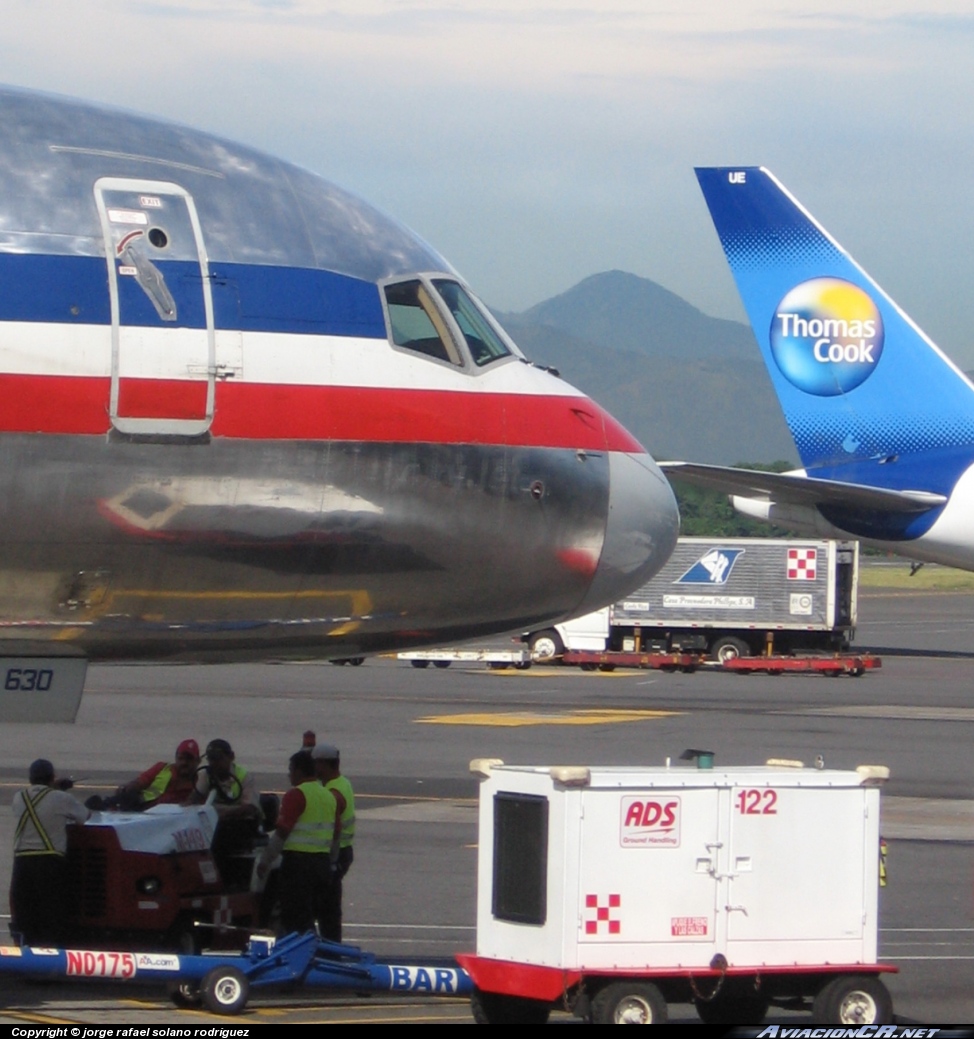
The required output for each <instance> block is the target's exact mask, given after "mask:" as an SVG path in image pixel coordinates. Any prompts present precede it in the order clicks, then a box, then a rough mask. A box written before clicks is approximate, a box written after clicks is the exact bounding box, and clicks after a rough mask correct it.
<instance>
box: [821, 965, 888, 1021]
mask: <svg viewBox="0 0 974 1039" xmlns="http://www.w3.org/2000/svg"><path fill="white" fill-rule="evenodd" d="M812 1018H813V1020H814V1021H815V1023H816V1024H823V1025H888V1024H891V1023H892V1020H893V999H892V997H891V996H890V994H889V989H887V988H886V986H885V985H884V984H883V983H882V982H881V981H880V980H879V978H877V977H874V976H873V975H871V974H852V975H848V976H846V977H842V978H834V979H833V980H832V981H830V982H829V983H828V984H827V985H826V986H825V987H824V988H822V989H821V990H820V991H819V993H818V995H817V996H816V997H815V1001H814V1002H813V1003H812Z"/></svg>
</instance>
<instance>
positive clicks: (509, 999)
mask: <svg viewBox="0 0 974 1039" xmlns="http://www.w3.org/2000/svg"><path fill="white" fill-rule="evenodd" d="M470 1010H471V1012H472V1013H473V1019H474V1021H476V1022H477V1024H478V1025H544V1024H547V1023H548V1015H549V1014H550V1013H551V1007H550V1006H549V1004H547V1003H545V1002H544V1001H543V1000H540V999H527V998H525V997H524V996H506V995H504V994H503V993H502V992H481V991H480V989H479V988H475V989H474V990H473V995H472V996H471V997H470Z"/></svg>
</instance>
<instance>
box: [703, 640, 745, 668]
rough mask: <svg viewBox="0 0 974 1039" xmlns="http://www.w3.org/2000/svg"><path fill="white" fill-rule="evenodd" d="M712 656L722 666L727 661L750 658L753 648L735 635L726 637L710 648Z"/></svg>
mask: <svg viewBox="0 0 974 1039" xmlns="http://www.w3.org/2000/svg"><path fill="white" fill-rule="evenodd" d="M710 655H711V656H712V657H713V658H714V660H717V661H719V662H720V663H721V664H723V662H724V661H725V660H737V658H738V657H749V656H750V655H751V647H750V646H749V645H748V644H747V643H746V642H745V641H744V640H743V639H738V638H735V637H734V636H733V635H725V636H724V637H723V638H722V639H717V641H716V642H715V643H714V644H713V645H712V646H711V647H710Z"/></svg>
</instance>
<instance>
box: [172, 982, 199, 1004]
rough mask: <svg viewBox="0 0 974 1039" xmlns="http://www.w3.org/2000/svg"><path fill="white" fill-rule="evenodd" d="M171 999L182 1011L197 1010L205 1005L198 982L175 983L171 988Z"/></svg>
mask: <svg viewBox="0 0 974 1039" xmlns="http://www.w3.org/2000/svg"><path fill="white" fill-rule="evenodd" d="M169 998H170V1000H172V1005H173V1006H174V1007H179V1009H180V1010H195V1009H198V1008H199V1007H201V1006H202V1005H203V995H202V993H201V992H200V983H199V982H198V981H178V982H177V981H174V982H173V983H172V984H171V985H170V986H169Z"/></svg>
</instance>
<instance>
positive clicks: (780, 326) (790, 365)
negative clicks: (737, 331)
mask: <svg viewBox="0 0 974 1039" xmlns="http://www.w3.org/2000/svg"><path fill="white" fill-rule="evenodd" d="M883 339H884V332H883V319H882V317H881V315H880V313H879V310H878V309H877V308H876V304H875V303H873V301H872V300H871V299H870V298H869V296H868V295H867V294H866V293H865V292H863V290H862V289H860V288H859V287H858V286H857V285H853V284H851V283H850V282H848V281H843V280H842V279H841V278H813V279H812V280H811V281H804V282H802V283H801V284H800V285H796V286H795V287H794V288H793V289H792V290H791V291H790V292H788V293H787V294H786V295H785V297H784V299H782V301H781V302H780V303H779V304H778V306H777V308H776V309H775V314H774V317H773V318H772V321H771V353H772V355H773V356H774V359H775V363H776V364H777V365H778V367H779V368H780V369H781V372H782V374H783V375H784V377H785V378H786V379H787V380H788V381H789V382H790V383H792V384H793V385H795V386H797V387H798V388H799V389H800V390H804V391H805V392H806V393H814V394H816V396H819V397H834V396H836V395H837V394H840V393H847V392H848V391H849V390H853V389H855V388H856V387H857V386H858V385H859V384H860V383H862V382H865V380H866V379H868V378H869V376H870V375H872V373H873V371H874V370H875V368H876V365H877V364H878V363H879V359H880V357H882V355H883Z"/></svg>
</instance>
